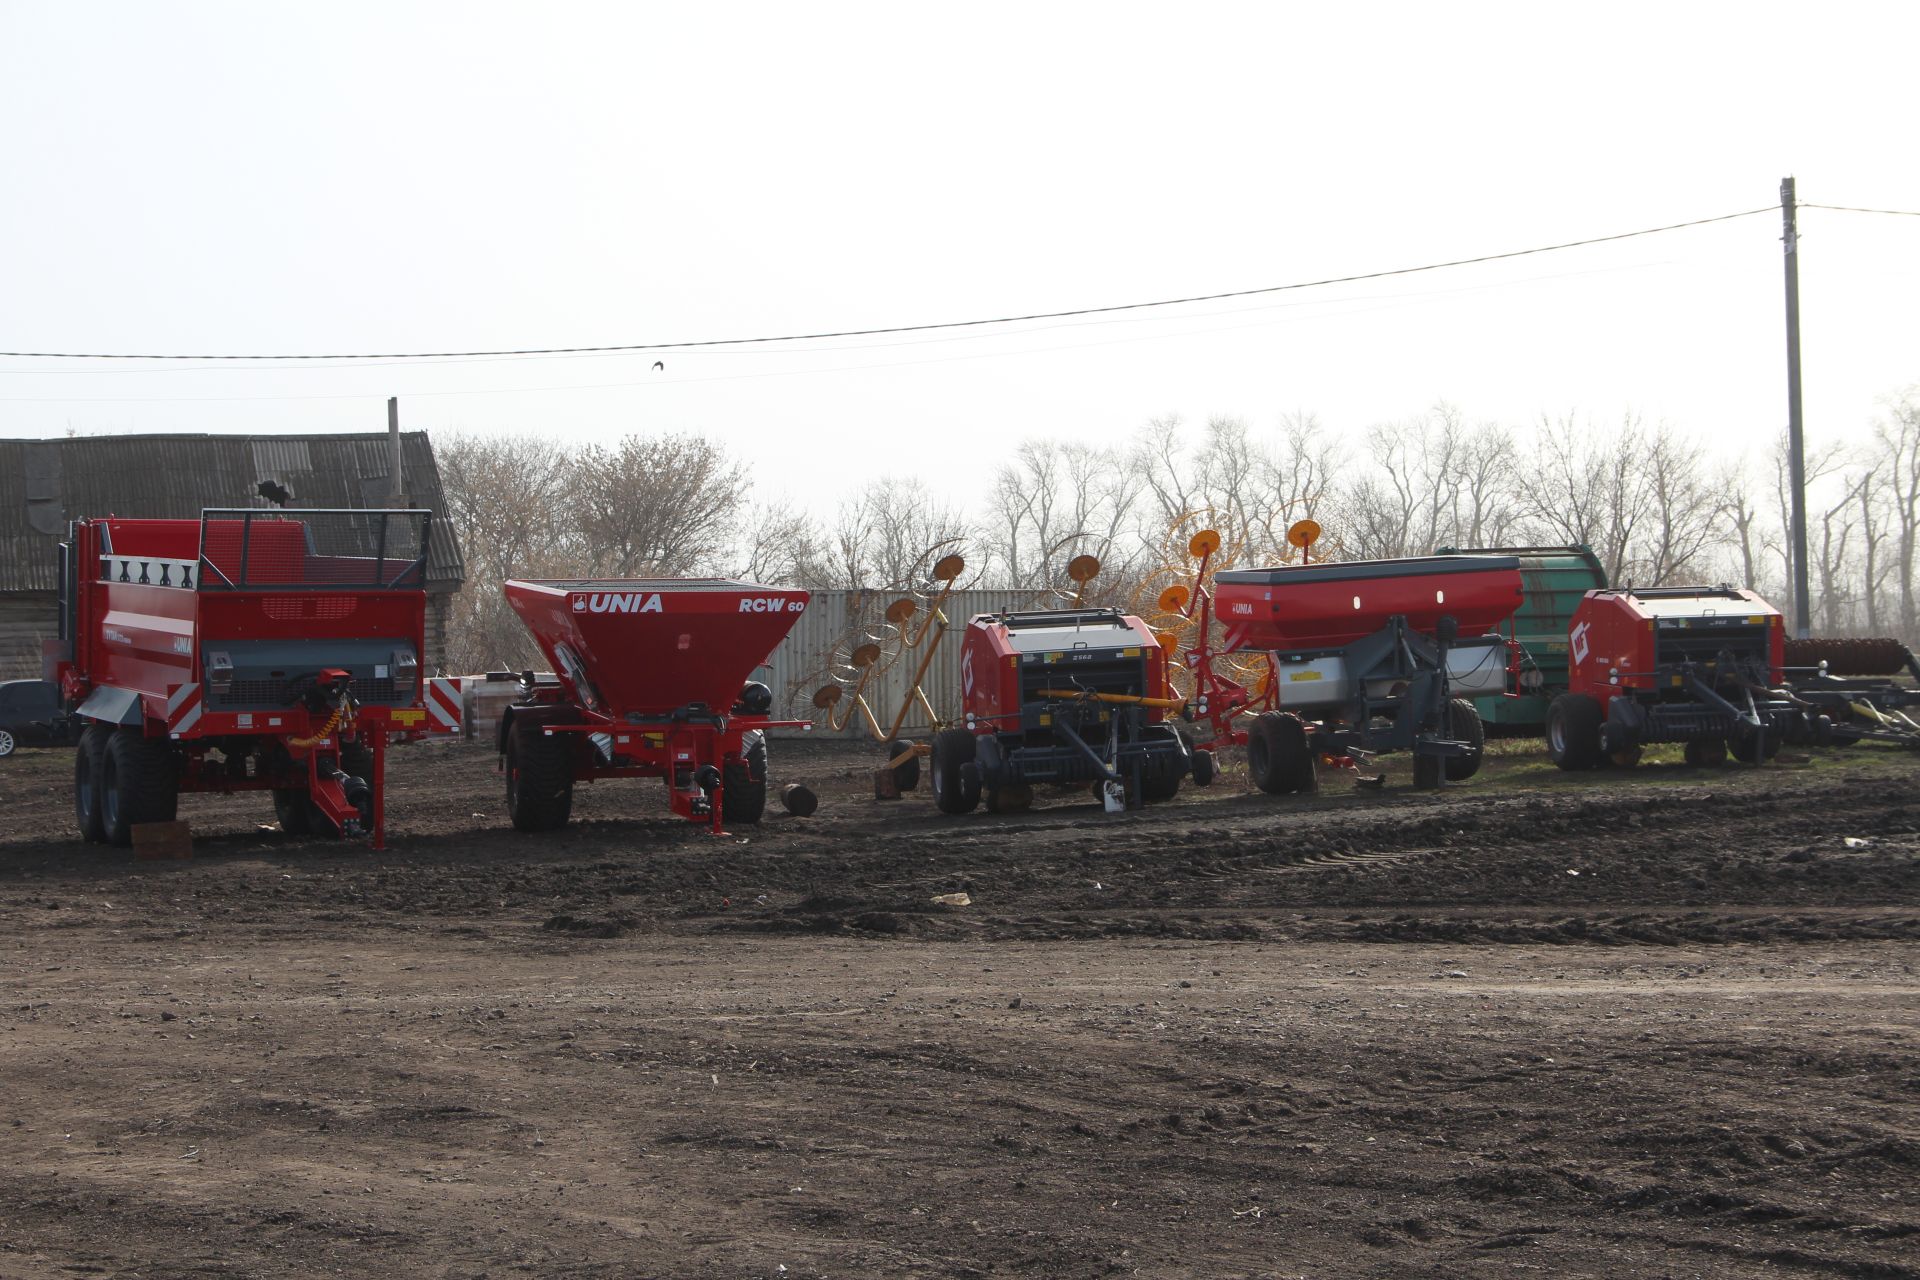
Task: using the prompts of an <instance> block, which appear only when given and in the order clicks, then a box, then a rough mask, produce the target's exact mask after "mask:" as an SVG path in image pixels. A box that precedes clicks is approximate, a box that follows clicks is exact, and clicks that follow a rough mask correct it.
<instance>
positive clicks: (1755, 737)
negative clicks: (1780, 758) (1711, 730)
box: [1727, 720, 1786, 764]
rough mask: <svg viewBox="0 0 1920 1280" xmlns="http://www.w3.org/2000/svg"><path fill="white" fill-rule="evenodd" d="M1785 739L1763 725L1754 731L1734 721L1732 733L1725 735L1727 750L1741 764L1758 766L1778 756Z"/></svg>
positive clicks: (1779, 733)
mask: <svg viewBox="0 0 1920 1280" xmlns="http://www.w3.org/2000/svg"><path fill="white" fill-rule="evenodd" d="M1785 738H1786V735H1785V734H1783V733H1781V732H1780V731H1779V730H1777V729H1771V728H1768V727H1766V726H1764V725H1763V726H1761V727H1760V728H1758V729H1755V728H1753V727H1751V726H1749V725H1748V724H1747V723H1746V722H1745V721H1743V720H1736V721H1734V725H1733V732H1732V733H1730V734H1728V735H1727V750H1728V752H1730V753H1731V754H1732V756H1733V758H1734V759H1735V760H1738V761H1739V762H1740V763H1741V764H1759V763H1761V762H1762V761H1763V760H1771V759H1773V758H1774V757H1775V756H1777V755H1779V754H1780V744H1781V742H1782V741H1784V740H1785Z"/></svg>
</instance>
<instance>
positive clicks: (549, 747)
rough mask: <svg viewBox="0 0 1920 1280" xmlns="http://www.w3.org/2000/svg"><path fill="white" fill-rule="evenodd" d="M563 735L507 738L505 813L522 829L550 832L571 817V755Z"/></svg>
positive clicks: (529, 735) (536, 734)
mask: <svg viewBox="0 0 1920 1280" xmlns="http://www.w3.org/2000/svg"><path fill="white" fill-rule="evenodd" d="M570 747H571V744H570V743H569V742H568V741H567V737H566V735H565V734H554V735H553V736H552V737H548V736H547V735H545V734H543V733H541V732H539V729H538V727H537V726H536V727H535V730H534V732H532V733H522V732H518V731H516V732H515V733H514V734H513V735H512V736H510V737H509V738H508V739H507V816H508V817H509V818H511V819H512V820H513V825H514V826H515V827H516V828H517V829H519V830H521V831H553V830H556V829H558V828H560V827H564V826H566V825H567V819H568V818H570V817H572V816H573V756H572V753H571V750H570Z"/></svg>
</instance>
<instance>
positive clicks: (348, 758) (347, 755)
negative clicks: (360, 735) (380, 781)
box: [340, 742, 379, 831]
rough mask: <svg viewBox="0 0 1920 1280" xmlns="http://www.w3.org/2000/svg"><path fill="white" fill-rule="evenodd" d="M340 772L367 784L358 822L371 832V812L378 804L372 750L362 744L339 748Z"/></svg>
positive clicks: (349, 744)
mask: <svg viewBox="0 0 1920 1280" xmlns="http://www.w3.org/2000/svg"><path fill="white" fill-rule="evenodd" d="M340 772H342V773H344V774H348V775H350V776H352V777H355V778H358V779H360V781H362V782H364V783H366V784H367V799H366V802H365V803H364V804H362V805H361V806H360V822H361V825H362V826H364V827H366V829H367V830H368V831H372V830H373V811H374V808H375V807H376V805H377V804H378V802H379V797H378V796H377V795H375V794H374V790H373V748H372V747H370V746H368V745H367V744H366V743H364V742H350V743H348V744H347V745H345V746H343V747H341V748H340Z"/></svg>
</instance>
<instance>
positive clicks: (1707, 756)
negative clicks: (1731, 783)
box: [1682, 738, 1727, 769]
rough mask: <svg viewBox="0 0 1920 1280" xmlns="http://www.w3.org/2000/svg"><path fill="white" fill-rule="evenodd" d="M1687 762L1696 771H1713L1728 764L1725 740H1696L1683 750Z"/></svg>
mask: <svg viewBox="0 0 1920 1280" xmlns="http://www.w3.org/2000/svg"><path fill="white" fill-rule="evenodd" d="M1682 754H1683V755H1684V756H1685V757H1686V761H1687V763H1688V764H1689V765H1691V766H1692V767H1693V768H1695V769H1712V768H1716V767H1718V766H1720V765H1723V764H1725V763H1726V762H1727V740H1726V739H1725V738H1695V739H1693V740H1692V741H1690V742H1688V743H1687V745H1686V746H1685V747H1684V748H1682Z"/></svg>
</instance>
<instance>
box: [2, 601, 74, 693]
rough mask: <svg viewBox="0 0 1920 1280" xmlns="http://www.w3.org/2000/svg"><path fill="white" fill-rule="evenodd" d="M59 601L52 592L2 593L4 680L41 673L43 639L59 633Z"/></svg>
mask: <svg viewBox="0 0 1920 1280" xmlns="http://www.w3.org/2000/svg"><path fill="white" fill-rule="evenodd" d="M59 630H60V619H59V603H58V598H57V597H56V596H55V595H54V593H53V592H51V591H8V592H5V593H0V680H22V679H35V678H38V676H39V675H40V642H41V641H42V640H43V639H44V640H51V639H53V638H54V636H56V635H57V634H58V633H59Z"/></svg>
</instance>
